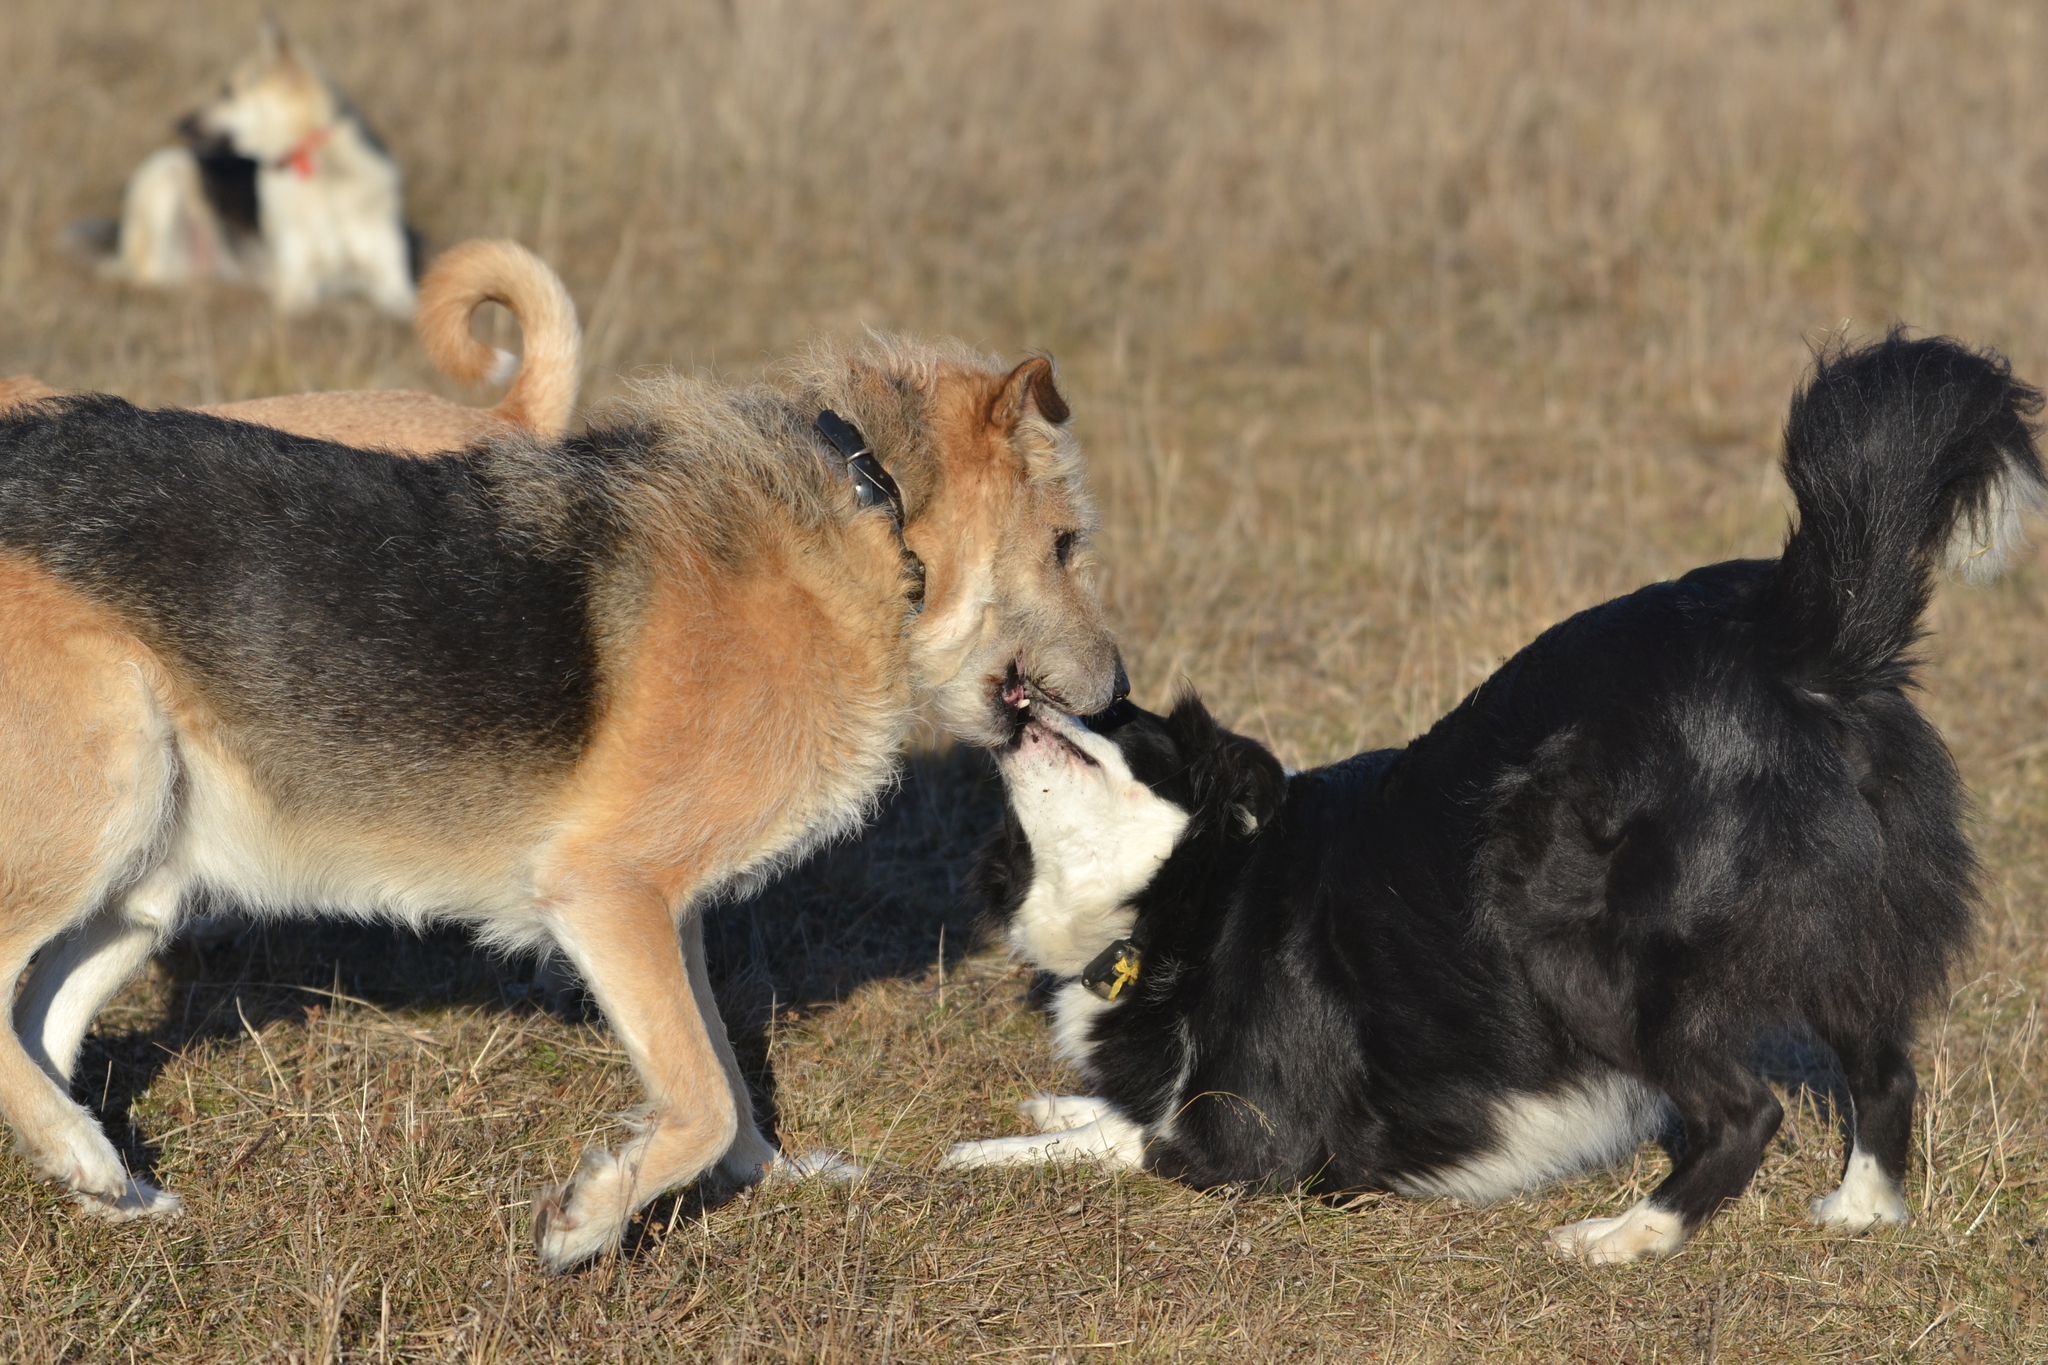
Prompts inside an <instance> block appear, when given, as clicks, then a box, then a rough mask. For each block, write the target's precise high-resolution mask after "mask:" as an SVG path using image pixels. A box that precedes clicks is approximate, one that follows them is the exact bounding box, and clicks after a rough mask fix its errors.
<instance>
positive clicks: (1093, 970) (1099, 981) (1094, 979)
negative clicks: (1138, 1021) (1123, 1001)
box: [1081, 938, 1144, 1000]
mask: <svg viewBox="0 0 2048 1365" xmlns="http://www.w3.org/2000/svg"><path fill="white" fill-rule="evenodd" d="M1143 967H1144V959H1143V958H1141V957H1140V956H1139V954H1138V950H1137V949H1136V948H1134V947H1132V946H1131V941H1130V940H1129V939H1123V938H1120V939H1118V940H1117V941H1116V942H1114V943H1112V944H1110V945H1109V946H1108V947H1107V948H1105V949H1103V950H1102V952H1101V953H1100V954H1098V955H1097V956H1096V958H1095V960H1094V961H1093V962H1090V963H1089V964H1088V965H1087V966H1086V967H1084V968H1083V969H1082V970H1081V984H1082V985H1084V986H1086V987H1087V988H1088V989H1089V990H1091V991H1093V992H1095V994H1097V995H1099V996H1101V997H1102V998H1103V999H1104V1000H1114V999H1116V998H1117V997H1118V996H1120V995H1122V994H1123V993H1124V987H1126V986H1129V985H1131V984H1132V983H1133V982H1135V981H1136V980H1137V979H1138V973H1139V972H1140V971H1141V970H1142V969H1143Z"/></svg>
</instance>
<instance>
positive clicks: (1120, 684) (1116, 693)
mask: <svg viewBox="0 0 2048 1365" xmlns="http://www.w3.org/2000/svg"><path fill="white" fill-rule="evenodd" d="M1130 695H1131V675H1130V674H1128V673H1126V672H1124V652H1123V651H1122V650H1118V651H1117V652H1116V677H1115V678H1113V679H1112V680H1111V681H1110V684H1109V704H1110V705H1111V706H1115V705H1116V704H1117V703H1118V702H1120V701H1122V700H1123V699H1124V698H1125V697H1128V696H1130Z"/></svg>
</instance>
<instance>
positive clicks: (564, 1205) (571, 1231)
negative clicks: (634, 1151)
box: [533, 1149, 633, 1275]
mask: <svg viewBox="0 0 2048 1365" xmlns="http://www.w3.org/2000/svg"><path fill="white" fill-rule="evenodd" d="M632 1187H633V1182H632V1179H631V1178H630V1174H629V1173H628V1171H627V1170H626V1169H625V1166H624V1164H623V1163H622V1162H621V1161H620V1160H619V1158H618V1157H617V1156H615V1155H613V1154H612V1153H610V1152H602V1151H597V1150H595V1149H593V1150H591V1151H588V1152H585V1153H584V1154H583V1160H582V1161H581V1162H579V1163H577V1167H576V1174H574V1175H572V1176H570V1177H569V1179H568V1180H567V1181H566V1182H565V1183H563V1184H562V1185H560V1186H558V1187H556V1188H555V1189H553V1190H550V1191H548V1192H547V1193H546V1194H544V1195H542V1196H541V1197H540V1198H538V1199H536V1200H535V1201H534V1204H533V1241H534V1246H535V1249H536V1250H538V1251H539V1252H540V1263H541V1265H542V1267H543V1268H545V1269H546V1270H547V1271H548V1272H549V1273H551V1274H557V1275H558V1274H560V1273H561V1272H563V1271H565V1270H568V1269H570V1268H571V1267H573V1266H577V1265H580V1264H582V1263H583V1262H584V1261H587V1260H589V1259H590V1258H591V1257H593V1256H596V1255H600V1254H601V1253H603V1252H607V1251H611V1250H613V1249H614V1248H616V1247H617V1246H618V1244H619V1239H620V1238H621V1237H623V1236H624V1235H625V1231H626V1220H627V1219H628V1218H630V1217H631V1216H632V1213H633V1202H632V1200H633V1188H632Z"/></svg>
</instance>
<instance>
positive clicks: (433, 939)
mask: <svg viewBox="0 0 2048 1365" xmlns="http://www.w3.org/2000/svg"><path fill="white" fill-rule="evenodd" d="M1001 812H1002V785H1001V782H1000V780H999V779H998V778H997V776H996V773H995V766H994V764H992V763H991V762H990V761H989V760H988V757H987V756H986V755H985V754H983V753H981V752H980V751H978V750H973V749H967V748H964V747H957V746H955V747H945V748H938V749H933V750H929V751H920V752H918V753H915V754H913V755H912V757H911V759H910V761H909V762H908V763H907V764H906V766H905V768H904V771H903V778H902V781H901V782H900V784H899V785H898V786H897V787H896V789H895V790H894V791H892V792H891V793H890V794H889V795H888V796H887V797H886V798H885V800H884V802H883V804H882V809H881V811H880V813H879V814H878V816H877V818H876V819H875V820H874V821H873V822H871V823H870V824H869V826H868V827H867V829H866V830H865V831H864V832H863V833H862V835H861V836H860V837H858V838H856V839H854V840H852V841H849V842H846V843H842V844H839V845H836V846H834V847H831V848H827V849H824V850H822V851H820V852H819V853H817V854H815V855H813V856H812V857H811V858H809V859H808V860H806V861H805V862H804V863H803V864H801V865H800V866H799V867H797V868H795V869H793V870H792V871H790V872H789V873H787V874H785V875H783V876H782V877H779V878H777V879H776V880H775V881H774V882H773V883H772V884H771V885H769V886H767V887H765V888H763V889H762V890H761V891H759V892H758V893H757V894H755V895H752V896H749V897H747V898H745V899H742V900H738V901H734V902H731V903H725V904H720V905H716V906H713V907H712V908H711V909H710V910H708V911H707V912H706V914H705V920H704V934H705V949H706V956H707V959H708V961H709V965H710V968H711V975H712V985H713V989H714V990H715V991H716V993H717V995H718V1002H719V1009H720V1013H721V1014H722V1015H723V1016H724V1018H725V1021H726V1026H727V1028H728V1030H729V1031H730V1034H731V1037H732V1041H733V1047H734V1050H735V1051H736V1052H737V1053H738V1054H739V1059H740V1064H741V1066H742V1067H743V1068H744V1069H745V1070H746V1072H747V1074H748V1077H749V1080H750V1082H751V1083H752V1085H753V1088H754V1108H755V1113H756V1114H757V1116H758V1117H759V1119H760V1120H761V1124H762V1127H763V1130H764V1131H766V1132H769V1133H773V1132H774V1131H775V1128H776V1123H777V1119H778V1117H779V1115H778V1110H777V1106H776V1087H775V1075H774V1070H773V1068H772V1066H771V1065H770V1064H769V1060H768V1024H769V1019H770V1017H771V1014H773V1013H774V1012H776V1011H785V1012H786V1011H790V1010H795V1011H798V1012H803V1011H806V1010H808V1009H810V1008H812V1007H814V1006H816V1005H819V1004H824V1003H830V1002H832V1001H836V1000H840V999H844V998H845V997H847V996H848V995H850V994H851V993H852V992H853V991H854V990H856V989H857V988H859V987H860V986H861V985H863V984H865V983H866V982H869V981H874V980H877V979H881V978H887V977H915V976H918V975H921V974H922V973H923V972H925V971H926V970H928V969H929V968H930V967H931V966H932V964H933V962H934V961H935V960H936V958H937V955H938V949H939V944H940V942H941V938H940V936H941V935H942V934H943V935H944V941H945V942H946V943H947V944H950V945H957V946H959V947H961V948H964V947H965V946H966V945H968V944H969V943H970V942H972V941H973V938H974V933H975V928H974V921H975V914H976V909H977V907H976V906H975V905H974V904H973V903H972V900H971V898H970V896H969V894H968V874H969V872H970V870H971V867H972V864H973V857H974V850H975V848H976V846H977V845H978V844H979V843H980V842H981V840H982V839H983V838H984V837H985V836H986V835H987V834H988V832H989V831H990V830H991V829H992V828H994V826H995V824H996V822H997V821H998V820H999V819H1000V818H1001ZM192 908H193V909H197V910H199V911H201V912H202V913H201V914H200V915H198V916H197V917H196V918H195V921H194V925H193V931H192V932H188V933H187V934H185V935H184V936H182V937H181V938H180V939H179V940H178V941H177V942H175V943H174V944H173V945H172V946H171V947H170V948H168V949H167V950H166V951H165V952H164V953H163V954H162V956H161V957H160V958H159V960H158V969H159V971H160V972H161V974H162V977H163V987H162V994H161V995H160V997H159V998H160V999H162V1000H164V1001H165V1002H166V1006H165V1008H163V1009H162V1010H160V1011H158V1017H155V1018H152V1019H149V1020H147V1021H145V1022H143V1023H141V1024H139V1025H138V1026H136V1027H130V1028H124V1027H121V1026H119V1024H116V1025H115V1026H114V1027H111V1028H110V1027H108V1026H107V1024H106V1023H104V1022H103V1023H102V1025H101V1027H100V1028H99V1029H97V1030H96V1031H95V1032H94V1033H93V1034H92V1036H91V1037H89V1038H88V1039H87V1041H86V1045H85V1049H84V1051H83V1053H82V1054H81V1056H80V1058H79V1065H78V1068H77V1070H76V1072H75V1073H74V1074H75V1076H76V1082H75V1089H76V1092H77V1094H78V1097H79V1098H80V1100H81V1101H82V1102H84V1103H86V1104H87V1105H89V1106H93V1107H95V1108H96V1109H97V1110H98V1113H99V1115H100V1119H101V1121H102V1123H103V1124H104V1125H105V1127H106V1131H107V1133H108V1135H109V1136H110V1137H111V1138H113V1140H114V1142H115V1144H116V1146H117V1147H123V1148H124V1149H125V1150H124V1151H123V1155H124V1157H125V1158H126V1159H127V1161H128V1163H129V1166H130V1168H131V1169H133V1170H136V1171H137V1172H140V1173H144V1174H147V1173H149V1172H151V1171H152V1170H153V1168H154V1166H155V1164H156V1161H157V1158H158V1156H159V1155H160V1153H159V1152H158V1151H157V1150H156V1149H155V1147H154V1146H153V1145H151V1144H150V1143H149V1142H148V1141H147V1139H146V1137H145V1136H144V1135H142V1134H140V1133H139V1132H138V1131H137V1130H136V1128H135V1127H134V1125H133V1124H132V1123H131V1121H130V1110H131V1108H132V1106H133V1104H134V1102H135V1101H136V1099H137V1098H138V1097H140V1096H141V1095H142V1094H143V1093H144V1092H145V1091H146V1090H148V1088H149V1087H150V1085H151V1084H152V1083H154V1081H155V1080H156V1078H157V1076H158V1074H159V1073H160V1072H161V1071H162V1070H163V1068H164V1067H165V1065H167V1064H168V1062H169V1061H170V1060H171V1058H173V1057H175V1056H177V1055H179V1054H180V1053H182V1052H183V1051H184V1050H185V1049H186V1048H188V1047H190V1046H191V1045H192V1044H194V1043H197V1042H201V1041H204V1040H206V1039H209V1038H225V1037H240V1036H243V1034H244V1028H245V1026H244V1023H243V1020H244V1018H245V1017H246V1019H247V1021H248V1026H250V1027H254V1028H258V1029H260V1028H261V1027H262V1026H263V1025H264V1024H265V1023H266V1022H268V1021H271V1020H275V1019H279V1018H298V1017H302V1016H303V1015H304V1013H305V1011H306V1010H307V1008H308V1007H309V1006H311V1005H314V1004H318V1003H321V1002H322V1001H323V1000H324V999H325V998H326V997H325V996H324V995H323V994H322V993H324V992H334V993H339V994H342V995H346V996H352V997H354V998H356V999H358V1000H363V1001H367V1002H369V1003H370V1004H372V1005H375V1006H377V1007H379V1008H381V1009H388V1010H406V1009H446V1008H457V1007H478V1006H481V1007H485V1008H501V1009H504V1010H506V1011H508V1012H516V1011H525V1010H536V1009H540V1010H547V1011H549V1012H551V1013H555V1014H558V1015H564V1016H567V1017H570V1018H579V1017H586V1016H587V1017H594V1011H589V1010H588V1007H587V1004H586V1002H585V1001H584V1000H583V997H582V993H581V991H580V989H579V988H577V987H576V986H575V984H574V978H573V975H572V974H567V969H566V968H565V967H560V966H557V967H555V968H554V970H540V971H537V970H536V968H537V967H538V965H539V964H537V963H536V961H535V959H534V958H533V957H532V956H530V955H528V956H508V955H506V954H503V953H495V952H492V951H490V950H488V949H485V948H482V947H479V946H478V945H477V944H476V943H475V942H474V941H473V940H472V938H471V936H470V934H469V933H468V931H466V930H464V929H460V928H448V929H439V930H434V931H431V932H429V933H426V934H416V933H414V932H412V931H411V930H408V929H404V928H398V927H393V926H389V925H381V924H371V923H362V922H358V921H351V920H341V919H333V918H322V919H315V920H269V921H261V920H247V919H242V918H238V917H237V916H236V915H235V914H234V912H233V907H231V906H217V907H216V906H201V907H192ZM114 1013H115V1014H116V1015H117V1016H118V1010H117V1011H115V1012H114ZM719 1197H720V1192H717V1191H709V1190H706V1191H701V1192H695V1193H692V1194H690V1195H688V1196H685V1198H686V1200H687V1208H688V1209H689V1210H690V1211H692V1212H694V1211H696V1210H698V1209H700V1208H702V1207H705V1206H707V1205H708V1203H709V1202H715V1201H717V1200H718V1199H719Z"/></svg>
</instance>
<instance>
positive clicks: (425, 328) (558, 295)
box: [413, 237, 583, 437]
mask: <svg viewBox="0 0 2048 1365" xmlns="http://www.w3.org/2000/svg"><path fill="white" fill-rule="evenodd" d="M484 303H497V304H502V305H503V306H504V307H505V308H507V309H508V310H510V311H511V314H512V316H513V317H514V318H516V319H518V321H519V331H520V335H521V336H522V337H524V339H525V342H526V354H525V355H524V357H515V356H513V355H511V354H510V353H508V352H505V351H500V350H494V349H493V348H491V347H489V346H486V345H484V344H483V343H482V342H481V341H478V340H477V339H476V338H475V337H473V336H471V335H470V332H469V318H470V315H471V314H472V313H474V312H475V311H476V310H477V307H478V305H480V304H484ZM413 330H414V331H415V332H416V333H417V334H418V336H419V339H420V345H421V346H422V347H424V348H425V350H426V352H427V358H428V359H429V360H431V361H433V362H434V367H435V368H436V369H438V370H440V371H441V373H443V374H445V375H447V376H448V377H449V378H450V379H456V380H460V381H461V382H462V383H465V384H489V383H502V382H504V379H505V377H506V375H507V374H508V373H509V372H510V367H511V366H512V365H513V364H515V363H516V364H517V365H518V377H517V378H515V379H514V380H513V382H512V388H511V390H510V391H509V392H507V393H506V395H505V396H504V397H503V398H501V399H499V400H498V403H497V405H496V406H495V407H493V408H492V409H491V413H492V415H494V416H496V417H499V418H501V419H503V420H504V421H506V422H509V423H511V424H512V425H513V426H516V427H521V428H524V429H525V430H527V431H530V432H532V433H534V434H535V435H536V436H543V437H556V436H561V435H564V434H565V433H566V432H567V431H568V429H569V418H570V415H571V414H572V413H573V412H574V411H575V409H576V388H577V379H578V374H579V372H580V370H581V368H582V364H583V336H582V331H581V329H579V328H578V326H577V325H576V304H575V302H574V301H573V300H572V299H570V297H569V291H568V290H567V289H566V288H564V287H563V285H562V281H561V279H560V277H559V276H557V275H556V274H555V272H554V271H553V270H550V269H549V268H548V266H547V263H546V262H544V261H542V260H541V258H540V257H538V256H536V255H534V254H533V253H532V252H531V251H528V250H527V249H526V248H525V247H523V246H521V245H519V243H517V242H511V241H504V240H500V239H493V238H483V237H479V238H477V239H475V240H473V241H468V242H463V243H461V244H460V245H457V246H453V247H450V248H449V249H448V250H447V251H445V252H443V253H442V254H441V256H440V258H439V259H437V260H436V261H435V262H434V266H433V269H431V270H429V271H428V272H427V276H426V278H425V279H423V280H421V281H420V305H419V313H418V314H417V316H416V317H415V318H414V320H413Z"/></svg>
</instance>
